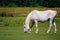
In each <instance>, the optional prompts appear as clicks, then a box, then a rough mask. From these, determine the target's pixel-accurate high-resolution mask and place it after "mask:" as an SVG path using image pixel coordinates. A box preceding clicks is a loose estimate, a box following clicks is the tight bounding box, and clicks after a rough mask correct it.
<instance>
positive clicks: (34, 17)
mask: <svg viewBox="0 0 60 40" xmlns="http://www.w3.org/2000/svg"><path fill="white" fill-rule="evenodd" d="M56 14H57V12H56V11H54V10H45V11H38V10H33V11H32V12H30V13H29V14H28V16H27V18H26V20H25V23H24V32H28V31H29V32H31V31H32V30H31V29H32V26H33V25H34V24H35V25H36V32H35V33H38V22H45V21H47V20H49V23H50V26H49V29H48V31H47V33H49V32H50V30H51V27H52V24H54V27H55V31H54V33H56V31H57V28H56V23H55V16H56ZM30 21H32V25H31V27H29V24H30Z"/></svg>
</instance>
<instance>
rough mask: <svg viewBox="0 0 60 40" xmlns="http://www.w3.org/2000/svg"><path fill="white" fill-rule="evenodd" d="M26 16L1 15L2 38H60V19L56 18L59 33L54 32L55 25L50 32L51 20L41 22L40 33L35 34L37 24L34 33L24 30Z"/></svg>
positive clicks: (55, 39)
mask: <svg viewBox="0 0 60 40" xmlns="http://www.w3.org/2000/svg"><path fill="white" fill-rule="evenodd" d="M24 21H25V17H0V40H60V19H59V18H56V23H57V29H58V31H57V33H56V34H55V33H54V27H52V30H51V31H50V33H49V34H47V33H46V31H47V30H48V26H49V22H45V23H39V24H38V25H39V27H38V28H39V33H38V34H35V25H34V27H33V28H32V30H33V31H32V33H24V32H23V23H24Z"/></svg>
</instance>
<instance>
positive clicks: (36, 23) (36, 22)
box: [35, 20, 38, 33]
mask: <svg viewBox="0 0 60 40" xmlns="http://www.w3.org/2000/svg"><path fill="white" fill-rule="evenodd" d="M35 25H36V32H35V33H38V21H37V20H35Z"/></svg>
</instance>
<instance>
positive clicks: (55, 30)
mask: <svg viewBox="0 0 60 40" xmlns="http://www.w3.org/2000/svg"><path fill="white" fill-rule="evenodd" d="M53 24H54V27H55V31H54V33H56V31H57V28H56V23H55V20H54V22H53Z"/></svg>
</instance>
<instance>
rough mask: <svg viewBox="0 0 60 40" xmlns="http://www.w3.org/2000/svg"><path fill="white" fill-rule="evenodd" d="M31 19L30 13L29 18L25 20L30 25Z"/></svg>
mask: <svg viewBox="0 0 60 40" xmlns="http://www.w3.org/2000/svg"><path fill="white" fill-rule="evenodd" d="M30 20H31V19H30V15H28V16H27V18H26V20H25V24H27V25H29V23H30Z"/></svg>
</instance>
